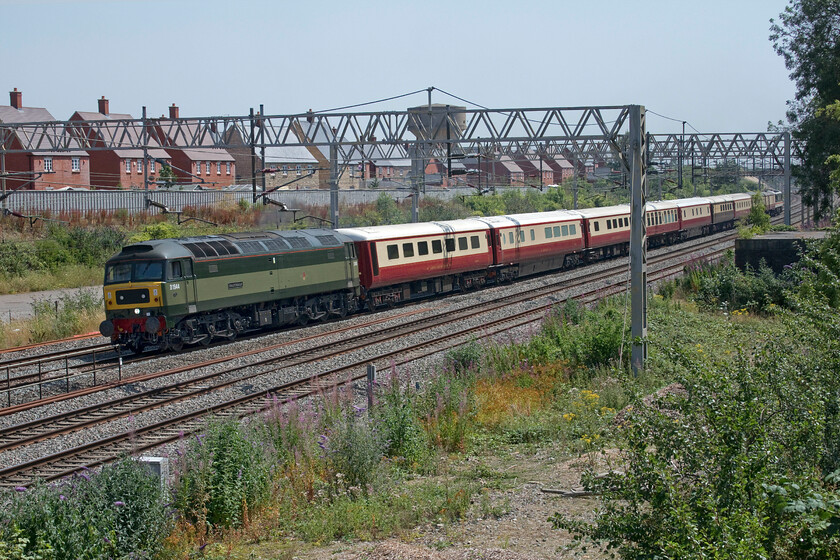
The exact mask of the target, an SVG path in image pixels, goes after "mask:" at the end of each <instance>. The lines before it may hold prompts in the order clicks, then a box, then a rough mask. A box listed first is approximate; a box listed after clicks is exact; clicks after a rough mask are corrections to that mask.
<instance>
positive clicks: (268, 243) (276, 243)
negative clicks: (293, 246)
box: [262, 239, 289, 251]
mask: <svg viewBox="0 0 840 560" xmlns="http://www.w3.org/2000/svg"><path fill="white" fill-rule="evenodd" d="M262 244H263V245H265V247H266V249H268V250H269V251H288V250H289V244H288V243H286V242H285V241H284V240H283V239H265V240H263V242H262Z"/></svg>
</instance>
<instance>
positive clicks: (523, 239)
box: [519, 229, 525, 243]
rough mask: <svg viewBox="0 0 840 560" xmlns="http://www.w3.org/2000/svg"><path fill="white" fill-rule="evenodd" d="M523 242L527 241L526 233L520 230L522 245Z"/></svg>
mask: <svg viewBox="0 0 840 560" xmlns="http://www.w3.org/2000/svg"><path fill="white" fill-rule="evenodd" d="M523 241H525V232H524V231H522V230H521V229H520V230H519V242H520V243H522V242H523Z"/></svg>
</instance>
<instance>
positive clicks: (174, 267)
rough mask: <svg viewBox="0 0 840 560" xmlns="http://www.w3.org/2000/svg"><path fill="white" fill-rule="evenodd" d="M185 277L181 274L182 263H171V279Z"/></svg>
mask: <svg viewBox="0 0 840 560" xmlns="http://www.w3.org/2000/svg"><path fill="white" fill-rule="evenodd" d="M182 276H183V274H182V272H181V261H172V262H171V263H169V277H170V278H181V277H182Z"/></svg>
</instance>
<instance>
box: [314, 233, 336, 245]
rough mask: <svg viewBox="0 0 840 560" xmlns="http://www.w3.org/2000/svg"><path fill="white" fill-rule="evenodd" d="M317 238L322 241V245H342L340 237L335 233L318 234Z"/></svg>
mask: <svg viewBox="0 0 840 560" xmlns="http://www.w3.org/2000/svg"><path fill="white" fill-rule="evenodd" d="M315 239H317V240H318V241H320V242H321V245H324V246H328V245H340V243H339V242H338V239H336V237H335V236H334V235H316V236H315Z"/></svg>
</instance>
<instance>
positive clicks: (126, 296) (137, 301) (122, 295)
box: [114, 288, 150, 305]
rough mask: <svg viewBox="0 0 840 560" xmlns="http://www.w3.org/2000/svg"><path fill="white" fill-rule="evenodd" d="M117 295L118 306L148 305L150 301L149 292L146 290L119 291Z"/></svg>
mask: <svg viewBox="0 0 840 560" xmlns="http://www.w3.org/2000/svg"><path fill="white" fill-rule="evenodd" d="M115 295H116V300H115V301H114V303H115V304H116V305H143V304H148V303H149V301H150V300H149V290H148V289H146V288H142V289H136V288H135V289H131V290H117V292H116V294H115Z"/></svg>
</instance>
